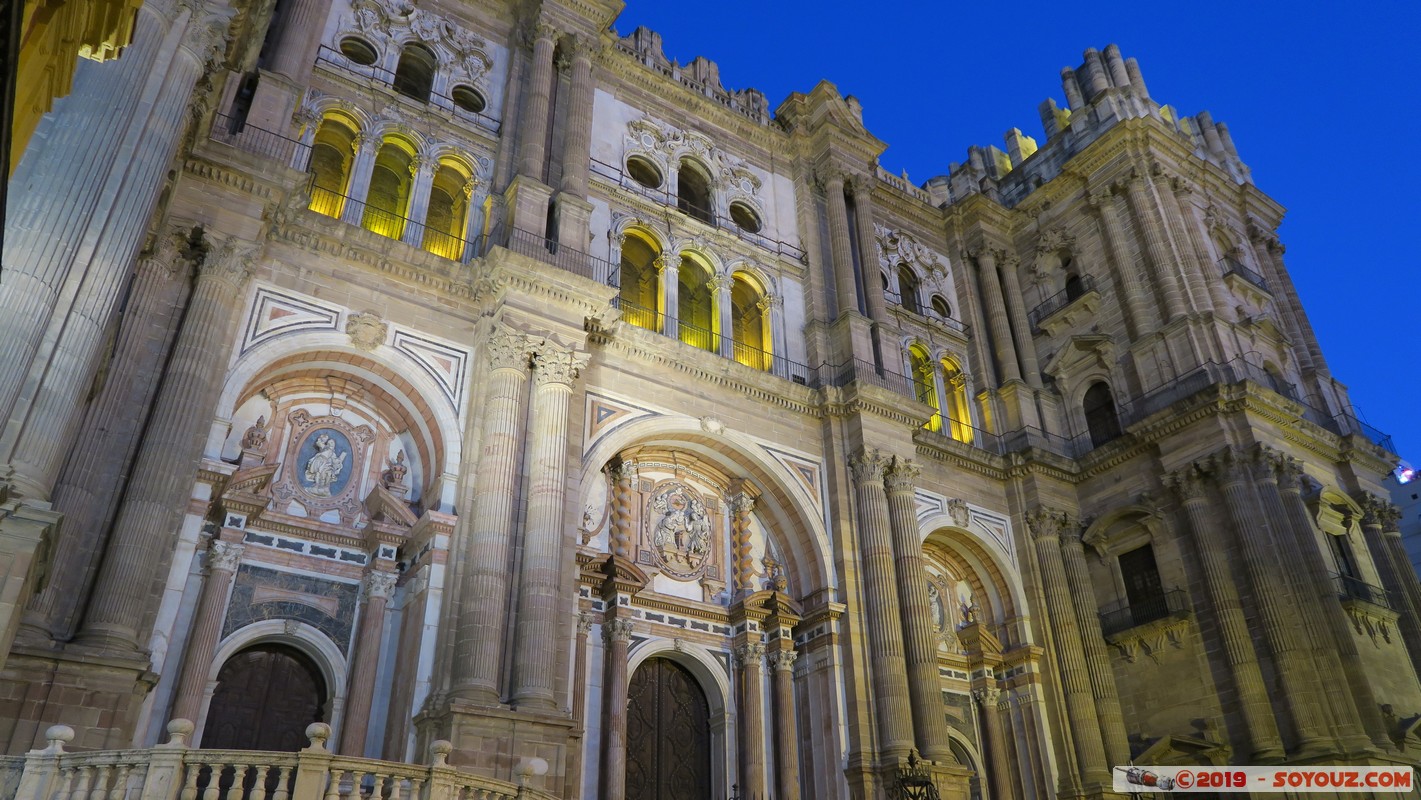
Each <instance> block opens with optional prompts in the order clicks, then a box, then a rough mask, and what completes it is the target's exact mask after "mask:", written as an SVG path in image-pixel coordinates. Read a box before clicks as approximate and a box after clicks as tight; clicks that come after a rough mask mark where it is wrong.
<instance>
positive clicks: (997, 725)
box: [972, 686, 1130, 800]
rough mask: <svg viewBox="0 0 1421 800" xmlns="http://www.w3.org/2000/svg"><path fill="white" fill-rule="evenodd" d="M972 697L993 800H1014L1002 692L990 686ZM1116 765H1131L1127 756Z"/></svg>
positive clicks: (973, 692) (976, 692) (974, 691)
mask: <svg viewBox="0 0 1421 800" xmlns="http://www.w3.org/2000/svg"><path fill="white" fill-rule="evenodd" d="M972 696H973V697H974V698H976V700H977V706H978V711H979V712H980V713H981V715H982V727H983V728H985V729H986V731H987V761H988V763H990V764H991V765H992V772H991V775H990V776H989V778H990V780H991V785H992V800H1012V797H1013V795H1012V788H1011V773H1012V766H1011V759H1009V758H1007V740H1006V736H1004V735H1003V734H1002V718H1001V712H999V711H998V710H997V702H998V701H999V700H1000V699H1001V696H1002V690H1001V689H998V688H997V687H995V686H988V687H985V688H982V689H973V690H972ZM1112 763H1115V764H1128V763H1130V760H1129V757H1128V756H1127V757H1126V759H1125V760H1124V761H1119V762H1112Z"/></svg>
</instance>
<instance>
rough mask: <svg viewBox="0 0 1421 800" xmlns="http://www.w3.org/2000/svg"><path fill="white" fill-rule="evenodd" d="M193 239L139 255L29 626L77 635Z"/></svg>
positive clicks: (164, 241) (168, 336)
mask: <svg viewBox="0 0 1421 800" xmlns="http://www.w3.org/2000/svg"><path fill="white" fill-rule="evenodd" d="M187 242H188V231H185V230H182V229H180V228H179V229H169V230H166V231H164V232H163V233H162V234H161V235H159V236H157V237H155V239H154V242H153V244H152V248H151V249H150V251H149V252H148V253H147V254H145V256H144V257H143V258H140V259H139V261H138V271H137V273H136V274H135V277H134V281H133V287H132V289H130V290H129V297H128V302H127V303H126V307H125V309H124V311H123V313H122V317H121V319H120V323H119V328H118V334H117V337H116V340H115V342H114V348H113V358H112V360H111V361H110V362H109V365H108V366H107V367H106V368H105V377H104V379H103V382H102V388H101V389H100V390H99V393H98V396H97V397H95V398H94V401H93V403H92V404H91V405H90V407H89V410H88V413H86V414H85V416H84V422H83V425H82V426H81V427H80V429H79V436H78V441H81V442H84V447H80V448H77V449H75V450H73V451H71V452H70V454H69V458H68V460H67V461H66V462H65V464H64V469H63V471H62V472H61V473H60V476H59V482H58V483H56V484H55V486H54V495H53V502H54V509H55V510H56V511H58V512H60V513H62V514H64V525H63V526H61V528H60V530H59V532H58V538H57V541H56V542H55V545H54V549H53V551H52V552H53V553H54V563H53V564H52V566H51V568H50V570H49V582H48V583H47V584H46V585H45V587H44V589H43V591H41V592H39V593H38V594H37V595H35V598H34V601H33V602H32V603H31V604H30V609H29V611H28V612H27V614H26V617H27V619H26V623H27V624H28V625H32V626H35V627H37V628H40V629H42V630H43V631H45V632H46V633H47V634H48V635H49V636H51V637H53V638H54V639H57V640H60V641H65V640H68V639H70V638H72V637H73V635H74V628H75V627H76V626H77V625H78V619H77V617H78V615H79V611H80V608H81V605H82V603H83V601H84V599H85V598H87V597H88V596H89V587H90V586H91V585H92V583H93V580H94V572H95V571H96V570H97V569H98V557H99V556H100V555H101V554H102V553H103V550H104V543H105V541H106V540H107V533H108V528H109V524H110V523H111V522H112V521H113V513H114V506H115V505H116V504H117V503H118V499H119V494H120V492H121V491H122V488H123V483H124V476H126V475H127V474H128V467H129V464H130V463H131V462H132V460H133V455H134V450H135V449H136V448H137V446H138V435H139V432H140V431H139V429H138V426H137V425H133V424H129V421H131V420H134V419H142V418H143V417H144V416H145V415H146V414H147V411H148V408H149V405H150V404H151V403H152V401H153V394H154V392H155V391H156V389H157V383H158V382H157V380H156V378H157V377H158V375H159V373H161V372H162V369H163V358H164V356H166V355H167V352H168V347H169V345H170V344H171V342H172V339H173V336H174V334H175V332H176V331H175V329H176V327H177V324H178V317H179V316H180V315H181V311H182V307H183V304H184V303H185V302H186V301H187V295H188V290H189V288H190V287H191V273H192V263H191V261H190V260H189V259H188V257H187V254H186V253H184V252H183V251H184V250H185V249H186V247H187Z"/></svg>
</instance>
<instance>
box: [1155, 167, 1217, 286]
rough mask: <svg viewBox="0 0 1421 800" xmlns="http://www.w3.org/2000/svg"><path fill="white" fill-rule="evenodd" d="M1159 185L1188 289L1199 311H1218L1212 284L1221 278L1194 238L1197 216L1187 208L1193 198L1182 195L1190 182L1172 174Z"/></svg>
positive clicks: (1164, 177)
mask: <svg viewBox="0 0 1421 800" xmlns="http://www.w3.org/2000/svg"><path fill="white" fill-rule="evenodd" d="M1156 186H1158V188H1159V196H1160V200H1161V201H1162V202H1163V204H1164V215H1165V217H1166V220H1167V221H1168V223H1169V224H1168V227H1169V229H1170V231H1171V232H1172V233H1173V235H1174V241H1175V247H1176V248H1177V249H1178V251H1179V256H1180V258H1179V267H1180V271H1181V272H1183V273H1184V286H1185V289H1186V290H1187V291H1188V293H1189V296H1190V297H1191V298H1192V299H1193V301H1194V308H1195V309H1196V310H1198V311H1201V312H1210V313H1212V312H1213V311H1214V310H1215V309H1214V298H1213V295H1212V294H1211V293H1210V291H1209V284H1210V283H1212V284H1213V285H1215V286H1218V285H1220V284H1221V281H1220V280H1219V276H1218V274H1217V273H1216V272H1215V269H1214V268H1213V267H1214V265H1213V264H1211V263H1209V259H1208V258H1207V257H1206V256H1204V255H1203V254H1202V253H1201V252H1200V247H1201V243H1200V242H1199V241H1198V240H1197V239H1196V238H1195V237H1194V228H1193V226H1192V225H1190V224H1189V220H1188V219H1187V217H1188V216H1193V215H1192V214H1190V213H1189V212H1187V211H1185V210H1184V208H1185V206H1187V205H1188V204H1189V201H1188V200H1187V199H1186V198H1181V197H1180V196H1179V195H1188V194H1189V192H1190V189H1189V185H1188V184H1187V183H1185V182H1184V181H1176V180H1175V179H1173V178H1170V177H1169V176H1161V177H1160V180H1159V182H1158V183H1157V184H1156Z"/></svg>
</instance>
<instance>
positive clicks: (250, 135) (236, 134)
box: [208, 113, 311, 169]
mask: <svg viewBox="0 0 1421 800" xmlns="http://www.w3.org/2000/svg"><path fill="white" fill-rule="evenodd" d="M208 138H210V139H212V141H214V142H221V143H222V144H227V145H231V146H232V147H235V148H237V149H238V150H244V151H246V152H248V153H252V154H255V155H259V156H266V157H267V158H270V159H272V160H273V161H278V162H280V163H281V164H282V165H283V166H287V167H292V168H294V169H305V168H306V160H307V159H308V158H309V157H310V155H311V146H310V145H308V144H305V143H304V142H301V141H298V140H296V139H292V138H291V137H289V136H283V135H281V134H279V133H276V132H275V131H269V130H266V129H265V128H258V127H257V126H255V125H252V124H249V123H247V122H245V121H243V120H239V119H237V118H236V117H232V116H228V115H227V114H221V113H218V114H215V115H213V117H212V130H211V131H210V132H209V133H208Z"/></svg>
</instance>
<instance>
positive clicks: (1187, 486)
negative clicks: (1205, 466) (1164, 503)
mask: <svg viewBox="0 0 1421 800" xmlns="http://www.w3.org/2000/svg"><path fill="white" fill-rule="evenodd" d="M1166 483H1167V484H1168V485H1169V488H1170V490H1171V491H1173V492H1174V493H1175V494H1176V495H1178V496H1179V499H1180V500H1181V501H1183V502H1188V501H1190V500H1198V499H1201V498H1203V497H1204V477H1203V475H1202V474H1200V471H1199V468H1198V467H1197V466H1195V465H1194V464H1186V465H1185V466H1183V467H1181V468H1179V469H1177V470H1175V471H1174V472H1172V473H1170V474H1169V478H1168V479H1167V481H1166Z"/></svg>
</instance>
